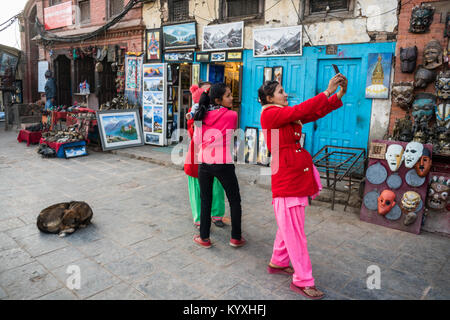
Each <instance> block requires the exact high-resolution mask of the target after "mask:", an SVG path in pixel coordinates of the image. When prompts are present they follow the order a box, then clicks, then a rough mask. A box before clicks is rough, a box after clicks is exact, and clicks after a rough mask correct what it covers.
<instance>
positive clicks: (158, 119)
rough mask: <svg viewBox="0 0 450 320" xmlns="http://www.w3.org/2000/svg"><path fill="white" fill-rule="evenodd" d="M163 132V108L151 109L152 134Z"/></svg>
mask: <svg viewBox="0 0 450 320" xmlns="http://www.w3.org/2000/svg"><path fill="white" fill-rule="evenodd" d="M162 131H163V107H156V106H155V107H153V132H154V133H162Z"/></svg>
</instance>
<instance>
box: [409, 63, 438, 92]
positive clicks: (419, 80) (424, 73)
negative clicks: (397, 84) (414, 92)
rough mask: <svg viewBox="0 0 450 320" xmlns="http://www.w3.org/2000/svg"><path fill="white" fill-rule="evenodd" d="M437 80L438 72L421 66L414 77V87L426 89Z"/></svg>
mask: <svg viewBox="0 0 450 320" xmlns="http://www.w3.org/2000/svg"><path fill="white" fill-rule="evenodd" d="M435 80H436V71H435V70H429V69H426V68H424V67H423V66H422V65H420V66H419V67H418V68H417V71H416V74H415V75H414V87H416V88H426V86H427V85H428V84H429V83H431V82H433V81H435Z"/></svg>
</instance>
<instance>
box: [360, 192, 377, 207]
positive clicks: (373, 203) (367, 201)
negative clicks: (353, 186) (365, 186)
mask: <svg viewBox="0 0 450 320" xmlns="http://www.w3.org/2000/svg"><path fill="white" fill-rule="evenodd" d="M379 196H380V194H379V193H378V191H377V190H376V189H375V190H372V191H370V192H368V193H366V195H365V196H364V199H363V202H364V206H365V207H366V208H367V209H369V210H372V211H376V210H377V209H378V197H379Z"/></svg>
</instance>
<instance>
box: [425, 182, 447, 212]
mask: <svg viewBox="0 0 450 320" xmlns="http://www.w3.org/2000/svg"><path fill="white" fill-rule="evenodd" d="M449 184H450V179H449V180H447V179H446V178H445V177H444V176H440V177H438V176H434V177H433V179H432V180H431V185H430V188H429V189H428V198H427V207H428V208H430V209H433V210H442V209H444V208H445V207H446V205H447V198H448V192H449V189H450V188H449Z"/></svg>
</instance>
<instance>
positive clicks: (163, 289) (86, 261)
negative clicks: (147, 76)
mask: <svg viewBox="0 0 450 320" xmlns="http://www.w3.org/2000/svg"><path fill="white" fill-rule="evenodd" d="M16 137H17V132H14V131H9V132H5V131H3V130H1V131H0V145H1V146H2V148H1V149H0V299H231V300H235V299H263V300H265V299H271V300H272V299H273V300H286V299H299V300H301V299H303V297H301V296H299V295H297V294H295V293H293V292H291V291H290V290H289V282H290V279H289V277H287V276H283V275H268V274H267V273H266V271H265V268H266V265H267V262H268V261H269V259H270V256H271V252H272V243H273V239H274V236H275V232H276V228H277V227H276V222H275V218H274V215H273V209H272V207H271V195H270V191H269V190H268V189H267V188H265V187H260V185H262V184H261V183H258V181H255V180H253V181H252V179H250V178H249V177H252V176H253V177H255V176H254V172H253V171H252V169H249V168H248V166H247V167H246V166H239V167H238V175H239V181H240V188H241V196H242V206H243V235H244V237H245V238H246V239H247V240H248V244H247V245H246V246H244V247H242V248H238V249H235V248H232V247H230V246H229V245H228V241H229V236H230V226H226V227H225V228H224V229H220V228H217V227H215V226H214V225H213V226H212V232H211V239H212V241H213V243H214V246H213V247H212V248H211V249H203V248H200V247H198V246H196V245H195V244H194V243H193V242H192V237H193V236H194V234H196V232H197V230H196V229H195V228H194V227H193V226H192V220H191V219H192V218H191V213H190V205H189V200H188V192H187V179H186V176H185V175H184V173H183V172H182V171H181V170H180V169H179V167H177V166H173V165H168V164H167V162H166V160H164V159H167V155H168V150H167V148H159V151H157V149H158V148H154V150H152V151H151V154H152V155H153V156H152V157H153V158H152V159H153V160H151V159H150V160H149V158H148V157H147V158H145V157H142V158H141V159H143V160H146V161H141V160H139V159H137V158H138V157H141V156H140V155H139V154H137V153H135V154H134V158H131V156H130V154H128V155H126V154H125V153H127V152H134V151H132V150H131V149H123V150H122V151H117V152H114V153H115V154H113V153H103V152H93V151H91V152H90V154H89V156H87V157H81V158H75V159H71V160H65V159H43V158H41V156H39V155H38V154H37V153H36V149H37V147H36V146H30V147H27V146H26V144H24V143H22V144H19V143H17V141H16ZM149 148H151V147H149V146H144V147H141V148H133V149H136V150H137V149H139V150H140V151H139V152H141V151H143V150H147V151H148V150H151V149H149ZM158 159H159V160H160V161H161V162H160V163H159V164H157V160H158ZM159 160H158V161H159ZM256 179H257V178H256ZM70 200H83V201H86V202H88V203H89V204H90V205H91V207H92V208H93V211H94V217H93V220H92V222H93V224H92V225H90V226H89V227H87V228H85V229H80V230H78V231H77V232H76V233H74V234H73V235H71V236H67V237H65V238H59V237H58V236H57V235H51V234H43V233H41V232H39V230H38V229H37V227H36V217H37V215H38V214H39V212H40V210H42V209H43V208H45V207H47V206H49V205H52V204H54V203H57V202H63V201H70ZM329 208H330V204H329V203H325V202H318V201H313V205H312V206H310V207H308V209H307V214H306V228H305V232H306V234H307V237H308V248H309V252H310V256H311V260H312V264H313V275H314V277H315V279H316V285H317V286H318V287H319V288H320V289H322V290H323V291H325V292H326V294H327V296H326V299H449V298H450V280H449V279H450V264H449V254H450V246H449V244H450V242H449V241H450V239H449V238H448V237H443V236H439V235H436V234H430V233H425V232H424V233H422V234H420V235H413V234H409V233H405V232H401V231H397V230H391V229H387V228H383V227H380V226H376V225H372V224H368V223H365V222H362V221H360V220H359V210H358V209H357V208H349V209H347V211H346V212H344V211H343V210H342V209H343V206H341V205H337V206H336V209H335V210H334V211H332V210H331V209H329ZM226 215H227V216H229V211H228V208H227V212H226ZM74 265H75V266H78V267H79V270H80V272H81V286H80V289H73V290H70V289H69V288H68V287H67V286H66V284H67V283H68V280H70V279H71V274H70V268H69V272H67V271H68V267H69V266H74ZM371 265H377V266H378V267H379V268H380V271H381V283H380V284H381V289H379V290H376V289H375V290H369V289H367V286H366V279H367V277H368V273H367V268H368V267H369V266H371ZM69 284H70V281H69Z"/></svg>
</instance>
